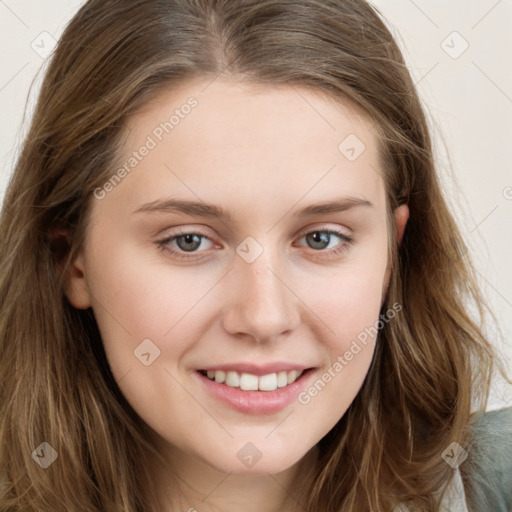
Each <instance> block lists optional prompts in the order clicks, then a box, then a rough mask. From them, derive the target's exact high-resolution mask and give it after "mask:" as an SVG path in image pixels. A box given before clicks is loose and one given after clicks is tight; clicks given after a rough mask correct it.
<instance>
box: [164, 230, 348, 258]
mask: <svg viewBox="0 0 512 512" xmlns="http://www.w3.org/2000/svg"><path fill="white" fill-rule="evenodd" d="M302 239H306V240H307V243H308V244H309V246H310V248H311V249H313V250H314V252H316V253H320V254H319V255H327V256H335V255H336V254H340V253H342V252H345V251H347V250H348V249H349V247H350V245H352V242H353V240H352V238H350V237H348V236H347V235H345V234H344V233H342V232H341V231H338V230H333V229H316V230H312V231H308V232H307V233H305V234H304V235H302V237H301V238H300V240H302ZM336 239H338V240H341V241H342V243H340V242H339V241H338V242H337V243H336ZM205 241H206V242H208V243H206V247H204V245H205V244H204V243H203V242H205ZM155 243H156V245H157V247H158V248H159V249H161V250H162V251H164V252H166V253H170V254H171V255H172V256H173V257H175V258H177V259H182V260H192V259H197V257H196V256H194V254H197V253H201V252H204V251H205V250H206V249H209V248H211V247H212V245H213V242H212V240H211V239H210V238H209V236H208V235H207V234H206V233H203V232H201V231H180V232H179V233H178V234H176V235H171V236H168V237H166V238H164V239H162V240H157V241H156V242H155ZM201 247H202V250H199V249H200V248H201ZM187 253H188V254H187Z"/></svg>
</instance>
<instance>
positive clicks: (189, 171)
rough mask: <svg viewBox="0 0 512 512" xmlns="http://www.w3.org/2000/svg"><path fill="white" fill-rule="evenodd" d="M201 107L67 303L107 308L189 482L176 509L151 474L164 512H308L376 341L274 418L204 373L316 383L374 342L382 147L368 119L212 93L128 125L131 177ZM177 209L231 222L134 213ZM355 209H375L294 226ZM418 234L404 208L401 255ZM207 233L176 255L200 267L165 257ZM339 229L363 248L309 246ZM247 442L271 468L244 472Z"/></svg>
mask: <svg viewBox="0 0 512 512" xmlns="http://www.w3.org/2000/svg"><path fill="white" fill-rule="evenodd" d="M190 96H194V97H195V98H196V99H197V101H198V105H197V107H196V108H194V109H193V110H192V112H191V113H190V114H189V115H188V116H186V117H185V118H184V119H181V120H180V123H179V125H178V126H176V127H175V128H174V130H173V131H172V132H171V133H170V134H168V135H166V136H165V137H164V138H163V140H162V141H161V142H159V143H158V145H157V147H156V148H154V149H152V150H151V151H150V152H149V154H148V155H147V156H146V157H145V158H144V159H143V160H142V161H141V162H140V163H139V164H138V165H137V167H136V168H134V169H133V170H132V171H131V173H130V174H129V175H128V176H127V177H125V178H124V179H123V180H122V181H121V183H119V184H118V185H117V186H116V187H115V188H114V189H113V190H111V191H110V192H108V193H107V194H106V195H105V197H104V198H103V199H101V200H100V199H95V200H94V201H93V203H92V213H91V221H90V224H89V226H88V229H87V234H86V240H85V244H84V246H83V249H82V251H81V252H80V254H79V255H78V257H77V258H76V260H75V261H74V263H73V266H72V269H71V272H70V275H69V280H68V287H67V295H68V298H69V300H70V302H71V303H72V304H73V305H74V306H75V307H76V308H88V307H92V308H93V311H94V314H95V317H96V320H97V322H98V326H99V329H100V332H101V335H102V339H103V343H104V346H105V351H106V354H107V358H108V361H109V364H110V366H111V368H112V372H113V374H114V377H115V378H116V380H117V382H118V384H119V387H120V389H121V391H122V392H123V394H124V395H125V396H126V398H127V400H128V402H129V403H130V404H131V405H132V407H133V408H134V409H135V411H136V412H137V413H138V414H139V416H140V417H141V418H142V419H143V420H144V421H145V422H146V423H147V424H148V425H149V426H150V427H151V428H152V429H153V431H154V432H155V439H156V442H157V443H158V445H159V448H160V450H161V453H162V454H164V455H165V457H166V458H167V460H168V461H169V464H170V465H171V467H172V468H173V471H175V472H176V474H178V475H179V477H180V479H181V482H182V485H183V486H184V489H185V491H186V492H187V496H186V499H185V501H183V502H182V503H179V504H178V502H177V501H176V500H175V499H174V498H171V493H170V487H168V483H169V481H170V480H169V478H168V477H167V475H166V474H165V473H164V471H163V470H159V471H156V473H155V478H156V480H157V481H158V482H159V489H160V495H161V498H162V500H163V501H164V502H165V503H166V506H167V510H169V511H170V510H174V509H177V510H178V509H179V510H187V509H188V508H187V507H190V508H192V507H195V508H196V509H197V510H200V511H205V510H222V511H223V512H229V511H232V510H233V511H234V510H237V511H238V510H240V509H243V510H245V511H247V512H256V511H265V512H268V511H274V510H275V511H278V510H299V509H300V507H299V506H298V505H296V504H295V506H294V503H293V500H290V499H289V498H288V496H289V494H294V495H295V496H297V489H296V488H298V486H297V481H299V480H300V478H299V475H302V474H303V473H302V471H305V468H308V467H311V464H312V462H313V461H314V459H315V456H316V450H315V446H316V444H317V443H318V441H319V440H320V439H321V438H322V437H323V436H325V434H327V432H328V431H329V430H331V429H332V427H334V425H335V424H336V423H337V422H338V420H339V419H340V418H341V417H342V416H343V415H344V413H345V412H346V410H347V408H348V407H349V405H350V404H351V402H352V401H353V399H354V398H355V396H356V395H357V393H358V391H359V389H360V387H361V385H362V383H363V381H364V378H365V376H366V374H367V371H368V368H369V365H370V362H371V359H372V355H373V351H374V346H375V341H376V340H375V338H371V337H370V338H369V339H368V343H367V345H366V346H364V348H363V349H362V350H361V351H360V352H359V353H358V354H357V355H356V356H354V358H353V359H352V360H351V361H349V363H348V364H347V365H346V366H345V367H344V369H343V371H341V372H339V373H338V374H336V377H335V378H334V379H332V380H331V382H329V383H328V384H327V385H326V386H325V388H324V389H323V390H322V391H321V392H319V393H318V394H317V396H315V397H314V399H312V400H311V401H310V402H309V403H308V404H301V403H299V401H298V400H294V401H293V402H292V404H291V405H289V406H287V407H286V408H285V409H283V410H281V411H279V412H277V413H273V414H269V415H252V414H244V413H241V412H239V411H236V410H234V409H231V408H230V407H229V406H227V405H224V404H222V403H220V402H219V401H218V400H217V399H216V398H215V397H212V396H211V395H210V394H209V393H208V391H206V390H205V388H204V387H203V386H202V383H201V382H200V381H199V380H198V379H197V376H196V374H195V371H196V370H197V369H199V368H202V367H205V366H206V365H213V364H221V363H229V362H233V361H237V362H238V361H251V362H255V363H266V362H270V361H290V362H294V363H302V364H305V365H307V366H308V367H315V368H316V372H317V373H316V377H315V378H314V379H313V380H312V381H310V382H314V380H316V378H318V377H319V376H320V375H321V374H322V373H324V372H326V371H328V369H329V368H330V367H331V366H332V364H333V362H334V361H336V359H337V357H338V356H343V354H344V353H345V352H346V351H347V350H349V348H350V345H351V343H352V342H353V340H354V339H356V337H357V336H358V334H360V333H361V332H362V331H363V330H364V329H365V328H367V327H369V326H373V325H375V323H376V322H377V321H378V318H379V312H380V308H381V305H382V303H383V300H384V296H385V293H386V290H387V286H388V282H389V277H390V272H391V268H390V267H389V265H388V264H389V262H388V261H387V254H388V238H387V232H388V231H387V230H388V228H389V226H387V225H386V200H385V189H384V182H383V180H382V177H381V173H380V172H379V170H380V163H379V159H378V154H377V148H378V139H377V135H376V133H375V131H374V130H373V129H372V127H373V123H372V122H371V121H370V120H369V119H368V118H366V117H365V115H364V113H363V112H362V111H360V110H359V109H358V108H356V107H355V106H354V105H352V104H349V103H348V102H344V103H341V102H339V101H338V102H334V101H333V100H330V99H329V98H326V97H324V96H321V95H320V94H319V93H317V92H313V91H311V90H307V89H303V88H302V89H301V88H297V87H293V88H292V87H289V86H280V87H270V86H265V87H263V86H259V87H257V86H255V85H250V84H248V83H243V82H242V81H241V80H236V79H234V78H231V79H220V78H218V79H216V80H215V81H214V82H211V80H205V79H204V80H203V79H198V80H195V81H188V82H186V83H184V84H182V85H180V86H179V87H174V88H173V89H172V90H166V91H165V92H164V93H162V94H160V95H159V96H158V97H157V98H156V99H153V100H152V101H151V102H150V103H148V104H147V105H145V107H144V108H143V109H142V110H140V111H139V112H137V113H136V114H135V115H134V116H133V117H132V118H131V119H130V120H129V123H128V126H127V133H128V134H129V135H128V139H127V141H126V143H125V146H124V154H123V157H122V158H121V162H124V161H126V160H127V159H128V158H129V157H130V156H131V154H132V152H133V151H135V150H137V149H138V148H140V146H142V145H143V144H144V142H145V141H146V138H147V136H148V135H150V134H151V133H152V132H153V130H154V129H155V127H156V126H158V125H159V123H161V122H163V121H165V120H167V119H168V118H169V115H170V114H169V113H172V111H174V110H175V109H176V108H180V106H181V105H183V104H184V103H186V102H187V99H188V98H189V97H190ZM349 134H356V135H357V137H358V138H359V139H360V140H361V141H363V142H364V144H365V146H366V149H365V151H364V152H363V153H362V154H361V155H360V156H359V157H358V158H357V159H356V160H354V161H350V160H349V159H347V158H346V157H345V155H344V154H342V152H341V151H340V150H339V149H338V146H339V144H340V143H341V142H342V141H343V140H344V139H345V138H346V137H347V136H348V135H349ZM121 165H122V164H121ZM171 196H172V197H174V198H178V199H182V200H192V201H198V200H200V201H204V202H207V203H214V204H216V205H219V206H222V207H223V208H225V209H227V210H229V211H230V212H231V214H232V217H233V220H232V221H221V220H220V219H219V218H218V217H199V216H197V215H187V214H184V213H180V212H174V211H159V212H136V213H134V212H135V211H136V210H137V209H139V208H140V207H141V206H142V205H144V204H147V203H151V202H153V201H156V200H159V199H162V198H168V197H171ZM344 196H353V197H357V198H364V199H366V200H368V201H370V202H371V203H372V205H373V206H372V207H361V206H359V207H354V208H351V209H347V210H345V211H342V212H331V213H323V214H319V215H315V216H310V217H302V218H298V217H295V216H294V215H293V212H295V211H297V210H299V209H301V208H303V207H305V206H308V205H312V204H316V203H319V202H323V201H327V200H333V199H336V198H340V197H344ZM408 216H409V211H408V208H407V206H406V205H403V206H401V207H400V208H398V209H397V210H395V226H394V227H396V236H397V240H398V242H400V240H401V238H402V234H403V231H404V228H405V225H406V222H407V219H408ZM198 228H199V229H200V230H201V231H203V232H204V233H205V234H207V236H208V237H209V239H210V240H208V239H205V238H200V239H199V240H200V241H201V244H200V245H199V242H198V243H197V244H196V247H197V248H195V249H193V251H194V250H195V252H188V253H187V252H186V250H183V247H185V249H186V248H187V247H189V246H187V244H186V242H184V241H183V239H181V245H179V244H178V242H179V241H178V240H174V241H173V242H168V244H167V246H168V247H170V248H174V249H175V250H176V251H179V252H180V253H181V254H182V255H184V256H185V257H186V256H187V255H188V256H192V259H190V260H184V259H179V257H178V256H176V255H172V254H169V253H166V252H164V251H162V250H161V249H160V248H159V247H158V246H157V243H156V242H157V241H158V240H162V239H164V238H166V237H170V236H171V235H179V234H180V230H181V231H182V232H184V233H187V232H189V233H190V232H192V233H193V232H195V231H196V229H198ZM325 229H335V230H338V231H340V232H342V233H343V234H344V235H346V236H350V237H352V238H353V242H352V243H351V244H348V245H347V244H346V242H345V241H344V240H343V239H341V238H339V237H338V236H336V235H331V236H330V238H329V236H328V235H327V241H325V243H324V246H322V247H321V246H320V244H319V243H318V241H317V243H316V245H315V240H314V239H312V237H311V236H309V237H306V236H305V235H306V234H307V233H309V232H311V231H315V230H317V231H322V230H325ZM248 236H251V237H253V238H254V239H255V240H256V241H257V243H258V244H259V246H261V248H262V249H263V252H262V254H261V255H259V257H257V258H256V259H255V260H254V261H253V262H251V263H248V262H247V261H246V260H244V259H243V258H242V257H240V256H239V255H238V254H237V252H236V249H237V247H238V246H239V245H240V244H241V243H242V242H243V241H244V240H245V239H246V237H248ZM188 243H189V244H190V241H189V242H188ZM341 246H343V247H344V248H345V250H344V251H342V252H340V253H338V254H331V255H330V256H329V255H328V252H329V251H330V250H333V249H336V248H339V247H341ZM180 249H181V250H180ZM144 339H150V340H152V342H153V343H154V344H155V345H156V346H157V347H158V348H159V350H160V356H159V357H158V358H157V359H155V360H154V362H153V363H152V364H151V365H149V366H145V365H144V364H142V363H141V362H140V361H139V360H138V359H137V358H136V357H134V350H135V349H136V348H137V346H138V345H139V344H140V343H141V342H142V340H144ZM248 442H251V443H253V444H254V445H255V446H256V447H257V448H258V450H259V451H260V452H261V454H262V457H261V459H260V460H259V461H258V462H257V463H256V464H254V466H252V467H250V468H248V467H246V466H245V465H244V464H242V463H241V461H240V459H239V458H238V457H237V452H238V451H239V450H240V449H241V448H242V447H244V445H246V443H248ZM155 467H157V466H156V465H155Z"/></svg>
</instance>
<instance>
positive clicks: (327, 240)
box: [301, 229, 353, 255]
mask: <svg viewBox="0 0 512 512" xmlns="http://www.w3.org/2000/svg"><path fill="white" fill-rule="evenodd" d="M303 238H305V239H306V241H307V243H308V244H309V246H310V248H312V249H315V252H321V253H324V252H325V253H326V254H327V255H335V254H339V253H341V252H344V251H346V250H348V249H349V247H350V245H351V244H352V242H353V240H352V238H350V237H349V236H347V235H345V234H344V233H342V232H341V231H338V230H334V229H316V230H314V231H308V232H307V233H305V234H304V235H303V236H302V238H301V240H302V239H303ZM336 238H338V239H339V240H342V242H343V243H339V242H338V243H336ZM333 242H334V244H333Z"/></svg>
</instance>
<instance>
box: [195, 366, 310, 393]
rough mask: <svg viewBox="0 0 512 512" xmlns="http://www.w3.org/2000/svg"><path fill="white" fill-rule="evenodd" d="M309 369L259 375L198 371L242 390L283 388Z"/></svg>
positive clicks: (215, 380)
mask: <svg viewBox="0 0 512 512" xmlns="http://www.w3.org/2000/svg"><path fill="white" fill-rule="evenodd" d="M310 370H312V368H308V369H307V370H291V371H281V372H276V373H269V374H267V375H260V376H258V375H254V374H251V373H245V372H243V373H239V372H235V371H221V370H208V371H207V370H199V373H200V374H201V375H203V376H205V377H207V378H208V379H210V380H212V381H214V382H216V383H218V384H224V385H226V386H229V387H232V388H238V389H241V390H243V391H275V390H276V389H278V388H284V387H286V386H288V385H289V384H293V383H294V382H295V381H296V380H297V379H298V378H299V377H301V376H302V375H303V374H304V373H307V372H309V371H310Z"/></svg>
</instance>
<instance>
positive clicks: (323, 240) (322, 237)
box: [309, 231, 329, 249]
mask: <svg viewBox="0 0 512 512" xmlns="http://www.w3.org/2000/svg"><path fill="white" fill-rule="evenodd" d="M309 236H310V237H311V238H312V239H313V245H315V244H320V245H321V246H324V245H329V234H328V233H322V232H319V231H317V232H315V233H312V234H311V235H309ZM315 248H316V249H324V248H325V247H315Z"/></svg>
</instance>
